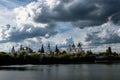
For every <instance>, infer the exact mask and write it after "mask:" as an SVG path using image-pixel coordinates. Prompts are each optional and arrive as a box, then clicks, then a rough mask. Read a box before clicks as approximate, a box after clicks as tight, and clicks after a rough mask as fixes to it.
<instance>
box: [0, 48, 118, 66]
mask: <svg viewBox="0 0 120 80" xmlns="http://www.w3.org/2000/svg"><path fill="white" fill-rule="evenodd" d="M109 50H110V49H108V50H107V51H106V52H104V53H99V54H93V53H92V52H91V51H88V52H87V53H84V54H67V53H61V54H59V55H47V56H46V55H41V54H38V53H31V54H29V55H28V54H26V53H24V52H22V53H17V54H12V53H11V54H10V53H9V54H8V53H5V52H0V65H16V64H78V63H95V61H96V60H109V61H111V62H112V61H119V60H120V55H119V54H117V53H112V52H111V50H110V51H109ZM101 56H102V57H101Z"/></svg>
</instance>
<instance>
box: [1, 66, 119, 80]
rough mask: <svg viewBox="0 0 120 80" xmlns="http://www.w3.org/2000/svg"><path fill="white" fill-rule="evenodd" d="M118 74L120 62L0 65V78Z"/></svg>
mask: <svg viewBox="0 0 120 80" xmlns="http://www.w3.org/2000/svg"><path fill="white" fill-rule="evenodd" d="M6 76H7V77H6ZM119 76H120V64H113V65H104V64H78V65H22V66H20V65H16V66H1V67H0V80H120V77H119Z"/></svg>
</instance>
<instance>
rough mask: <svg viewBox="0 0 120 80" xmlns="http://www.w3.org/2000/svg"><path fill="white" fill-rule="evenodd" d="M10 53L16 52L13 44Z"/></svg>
mask: <svg viewBox="0 0 120 80" xmlns="http://www.w3.org/2000/svg"><path fill="white" fill-rule="evenodd" d="M11 53H13V54H15V53H16V52H15V48H14V46H13V47H12V49H11Z"/></svg>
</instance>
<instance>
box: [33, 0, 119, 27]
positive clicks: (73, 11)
mask: <svg viewBox="0 0 120 80" xmlns="http://www.w3.org/2000/svg"><path fill="white" fill-rule="evenodd" d="M47 1H48V0H47ZM52 1H53V2H55V1H56V3H58V4H55V3H51V4H50V5H46V4H44V5H43V6H42V11H43V14H41V13H40V14H38V16H36V17H34V20H35V21H36V22H42V23H46V22H50V21H61V22H63V21H65V22H73V23H74V24H75V25H77V26H79V27H82V26H93V25H101V24H103V23H105V22H107V21H108V18H109V17H110V16H112V15H114V14H115V15H116V13H119V12H120V8H119V5H120V1H119V0H52ZM51 5H54V6H53V7H52V8H51ZM113 18H115V19H112V20H113V22H115V23H116V22H119V17H116V16H113Z"/></svg>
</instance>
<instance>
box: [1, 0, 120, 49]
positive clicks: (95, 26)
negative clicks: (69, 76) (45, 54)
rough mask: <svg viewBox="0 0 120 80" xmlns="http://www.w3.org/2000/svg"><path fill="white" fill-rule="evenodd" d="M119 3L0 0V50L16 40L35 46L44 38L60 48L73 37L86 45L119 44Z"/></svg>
mask: <svg viewBox="0 0 120 80" xmlns="http://www.w3.org/2000/svg"><path fill="white" fill-rule="evenodd" d="M119 5H120V0H0V51H9V50H10V48H11V47H12V46H13V45H14V46H15V47H16V48H18V47H19V45H20V44H22V45H24V46H30V47H31V48H33V49H34V50H38V48H39V47H40V46H41V44H42V43H43V44H44V45H47V44H48V42H50V43H51V45H52V46H54V45H55V44H58V45H59V47H60V48H63V47H65V46H66V45H68V44H71V43H73V41H74V43H75V44H76V43H77V42H81V44H82V45H83V47H84V48H87V49H93V48H98V49H100V50H102V48H103V46H106V45H109V46H110V45H112V46H113V45H114V47H117V48H119V45H120V44H119V43H120V6H119ZM71 37H72V38H71ZM101 46H102V47H101ZM100 47H101V48H100ZM117 48H116V49H117ZM104 49H105V48H103V50H104Z"/></svg>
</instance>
